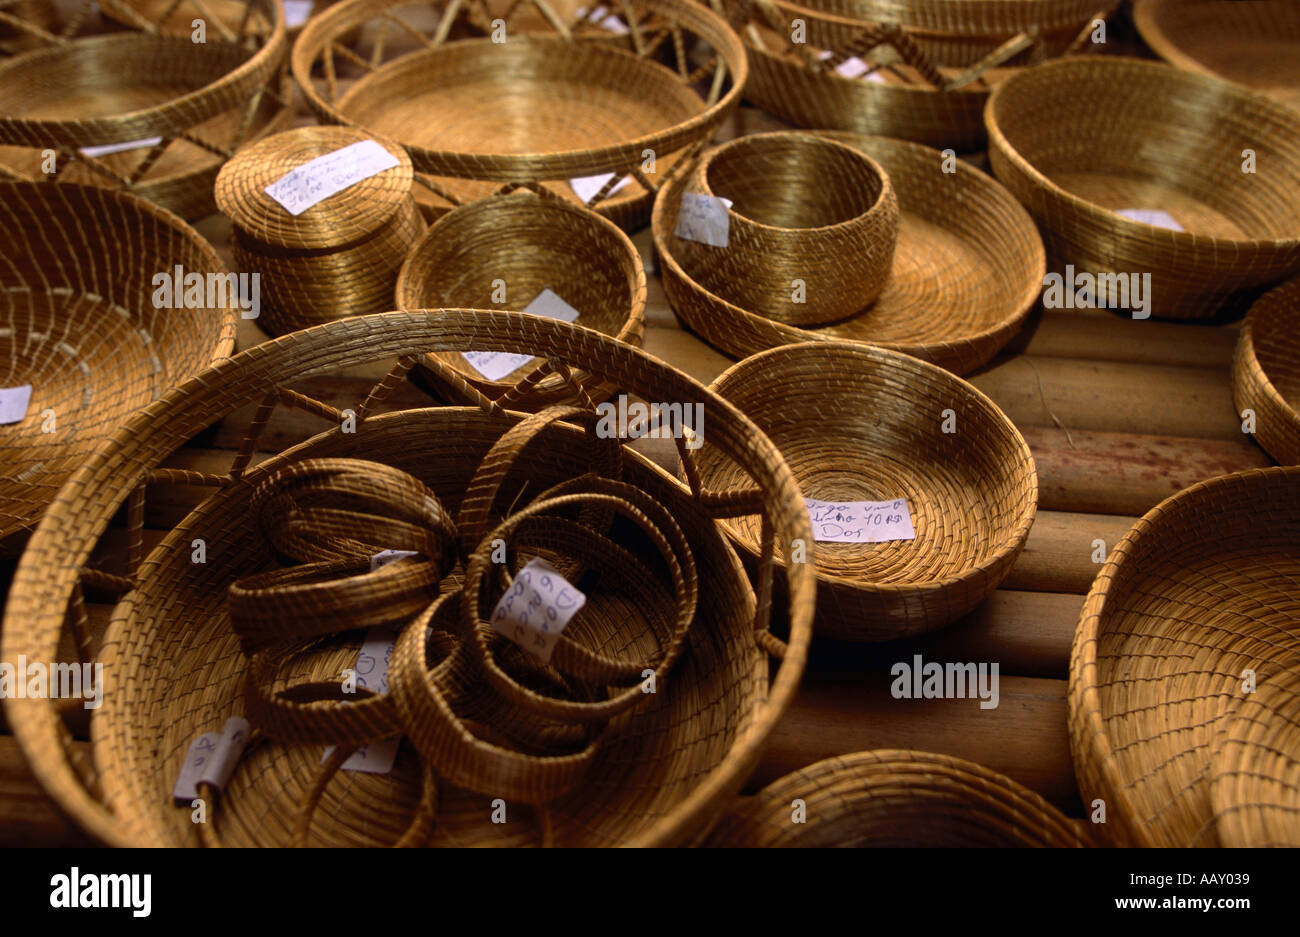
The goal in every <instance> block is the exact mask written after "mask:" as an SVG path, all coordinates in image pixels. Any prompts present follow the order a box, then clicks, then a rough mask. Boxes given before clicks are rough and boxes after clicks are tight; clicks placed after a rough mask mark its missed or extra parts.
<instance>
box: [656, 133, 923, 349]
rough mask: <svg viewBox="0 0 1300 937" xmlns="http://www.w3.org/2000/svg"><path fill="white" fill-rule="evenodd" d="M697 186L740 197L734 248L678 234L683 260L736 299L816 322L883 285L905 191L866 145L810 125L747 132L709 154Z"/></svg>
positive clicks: (733, 219)
mask: <svg viewBox="0 0 1300 937" xmlns="http://www.w3.org/2000/svg"><path fill="white" fill-rule="evenodd" d="M690 188H691V190H692V191H693V192H698V193H701V194H704V195H712V196H718V197H722V198H725V199H728V200H729V201H731V202H733V203H734V204H733V206H732V207H731V208H730V209H728V210H727V215H728V238H727V240H728V243H727V246H726V247H725V248H719V247H715V246H712V245H710V244H704V243H699V242H696V241H693V240H688V239H685V238H677V239H676V240H675V247H676V250H677V252H678V260H679V262H680V263H681V264H682V265H683V267H684V268H685V269H686V270H688V271H689V272H690V273H691V275H692V276H693V277H694V278H695V279H696V280H697V281H698V282H699V283H700V284H701V285H702V286H703V287H704V288H705V289H707V290H709V291H711V292H713V293H715V294H717V295H719V296H721V297H723V298H724V299H726V300H727V301H728V302H733V303H735V304H737V305H739V306H741V307H742V308H744V309H752V310H754V311H755V312H758V313H759V314H761V315H765V316H768V317H769V318H772V319H775V320H777V321H779V322H784V323H786V324H787V325H795V326H798V325H809V326H815V325H824V324H826V323H829V322H834V321H836V320H841V319H846V318H848V317H850V316H852V315H854V314H856V313H859V312H861V311H862V310H864V309H865V308H867V307H868V306H869V305H871V303H873V302H875V300H876V298H877V297H878V296H879V295H880V292H881V290H883V289H884V286H885V281H886V280H887V279H888V278H889V273H890V269H891V267H892V264H893V259H894V244H895V241H896V240H897V237H898V198H897V197H896V196H895V195H894V189H893V186H892V185H891V184H890V181H889V176H888V175H886V174H885V171H884V170H883V169H881V168H880V166H879V165H878V164H877V163H876V162H875V161H874V160H872V159H871V157H869V156H867V155H866V154H865V153H863V152H862V151H861V150H858V149H855V148H853V147H851V146H847V145H845V144H843V143H837V142H835V141H834V140H828V139H825V138H823V137H817V136H814V135H812V134H803V133H764V134H755V135H752V136H746V137H741V138H740V139H737V140H733V141H731V142H730V143H725V144H723V145H722V146H720V147H717V148H716V149H713V150H710V151H709V152H708V153H706V154H705V155H704V156H703V157H702V158H701V160H700V161H699V164H698V165H697V166H696V168H695V170H694V172H693V173H692V175H691V182H690ZM796 283H802V284H803V286H802V287H801V288H800V293H799V300H798V301H797V302H796V301H795V300H794V297H795V293H794V290H793V287H794V286H795V285H796Z"/></svg>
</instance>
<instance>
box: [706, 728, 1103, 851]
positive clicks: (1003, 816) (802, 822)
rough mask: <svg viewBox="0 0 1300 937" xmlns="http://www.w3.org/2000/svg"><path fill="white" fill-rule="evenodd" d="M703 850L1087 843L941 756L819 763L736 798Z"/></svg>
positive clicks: (1018, 795) (978, 769) (1004, 788)
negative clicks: (709, 848)
mask: <svg viewBox="0 0 1300 937" xmlns="http://www.w3.org/2000/svg"><path fill="white" fill-rule="evenodd" d="M797 812H799V816H800V819H799V820H798V821H797V822H796V820H795V817H796V813H797ZM706 845H708V846H724V847H727V846H729V847H745V848H755V847H785V848H791V847H797V848H825V847H858V848H871V847H875V848H882V847H883V848H897V847H915V846H922V847H948V848H953V847H973V848H980V847H983V848H989V847H1040V848H1049V847H1080V846H1089V845H1091V843H1089V841H1088V840H1087V838H1086V837H1085V836H1084V835H1083V834H1082V833H1081V831H1080V824H1078V823H1076V822H1074V821H1072V820H1070V819H1069V818H1067V817H1066V816H1065V815H1064V814H1062V813H1061V812H1060V811H1059V810H1057V809H1056V808H1055V807H1053V806H1052V805H1051V804H1049V803H1048V802H1047V801H1045V800H1043V798H1042V797H1040V796H1038V795H1037V794H1035V793H1034V792H1033V791H1031V790H1028V789H1027V788H1025V787H1022V786H1021V785H1019V784H1017V783H1016V782H1015V781H1013V780H1011V779H1010V778H1008V777H1005V776H1003V775H1001V774H998V773H997V772H995V771H990V770H989V769H988V768H985V767H982V766H981V765H977V764H974V763H973V762H969V761H965V760H963V759H961V758H952V757H949V756H947V755H934V754H930V753H929V752H918V751H896V750H889V749H882V750H880V751H871V752H858V753H856V754H853V755H844V756H842V757H839V758H828V759H826V760H825V761H819V762H817V763H816V764H813V765H809V766H808V767H807V768H804V769H802V770H800V771H796V772H794V773H793V774H788V775H786V776H785V777H783V778H781V779H779V780H777V781H773V782H772V783H771V784H769V785H768V786H767V787H765V788H763V789H762V790H761V791H759V792H758V793H757V794H755V795H754V796H752V797H741V798H737V800H736V802H735V804H734V805H733V806H732V808H731V810H730V811H729V812H728V813H727V815H726V816H724V817H723V818H722V819H721V820H720V821H719V822H718V825H717V827H716V828H715V829H714V831H713V833H712V834H711V835H710V837H709V840H708V842H707V844H706Z"/></svg>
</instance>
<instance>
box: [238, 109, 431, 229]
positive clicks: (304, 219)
mask: <svg viewBox="0 0 1300 937" xmlns="http://www.w3.org/2000/svg"><path fill="white" fill-rule="evenodd" d="M366 140H374V141H375V142H376V143H378V144H379V145H380V146H382V147H383V148H384V149H386V150H387V151H388V152H389V153H391V154H392V155H393V156H394V157H395V158H396V159H397V161H398V165H396V166H394V167H393V168H391V169H385V170H383V171H381V172H378V173H376V174H375V175H373V176H370V177H368V178H365V179H362V180H360V181H358V182H356V183H354V184H352V185H350V186H348V187H347V188H346V189H344V190H343V191H341V192H337V193H335V194H334V195H331V196H329V197H328V198H325V199H323V200H322V201H320V202H318V203H317V204H315V205H313V206H312V207H311V208H308V209H307V210H306V211H304V212H303V213H302V214H300V215H296V216H295V215H292V214H290V213H289V212H288V210H286V209H285V207H284V206H283V205H281V204H280V203H279V202H277V201H276V200H275V199H274V198H272V197H271V196H270V195H269V194H267V192H266V188H267V186H269V185H271V184H272V183H275V182H278V181H279V180H280V179H281V178H283V177H284V176H285V175H286V174H288V173H289V172H291V171H293V170H294V169H297V168H298V167H299V166H302V165H303V164H304V163H308V162H310V161H311V160H313V159H316V158H317V157H320V156H327V155H329V154H330V153H333V152H335V151H337V150H341V149H343V148H344V147H345V146H351V145H352V144H354V143H361V142H363V141H366ZM411 180H412V170H411V160H410V158H409V157H407V155H406V151H405V150H403V149H402V148H401V147H400V146H399V145H398V144H396V143H393V142H391V141H388V140H382V139H377V138H376V137H374V136H373V135H372V134H368V133H365V132H364V131H361V130H356V129H353V128H350V127H298V128H295V129H293V130H286V131H285V132H284V133H277V134H276V135H275V136H272V137H267V138H266V139H265V140H260V141H258V142H257V143H254V144H253V145H252V146H249V147H245V148H244V149H242V150H240V151H239V152H238V153H237V154H235V156H234V158H233V159H231V160H230V162H228V163H226V165H225V166H224V167H223V168H222V170H221V174H220V175H219V176H217V187H216V199H217V208H219V209H220V210H221V212H222V213H223V214H225V215H227V216H229V217H230V219H231V221H233V222H234V223H235V226H236V227H238V228H239V229H240V230H241V231H242V232H243V233H244V234H246V235H248V236H250V237H253V238H256V239H257V240H259V241H262V242H264V243H266V244H270V245H274V246H277V247H287V248H298V249H307V250H310V249H314V248H325V247H339V246H342V245H345V244H350V243H352V242H353V241H356V240H357V239H359V238H363V237H365V236H367V235H369V234H372V233H374V232H375V231H376V230H378V229H379V228H380V227H382V226H383V225H384V224H386V223H387V222H388V221H389V219H391V218H392V217H393V215H394V213H395V212H396V211H397V210H398V209H399V208H400V207H401V206H402V204H403V203H404V201H405V200H406V199H407V198H409V197H410V195H411Z"/></svg>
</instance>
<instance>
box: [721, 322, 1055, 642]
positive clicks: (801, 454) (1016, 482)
mask: <svg viewBox="0 0 1300 937" xmlns="http://www.w3.org/2000/svg"><path fill="white" fill-rule="evenodd" d="M712 388H713V390H714V391H716V392H717V393H718V394H719V395H720V396H722V397H724V398H726V399H727V400H729V401H731V402H732V403H734V404H735V405H736V406H737V407H739V408H740V409H741V410H742V411H743V412H744V413H745V414H746V415H747V416H748V417H749V418H750V419H752V420H753V421H754V422H755V423H756V424H757V425H758V426H759V427H760V428H761V429H762V430H763V431H764V432H765V433H767V434H768V436H770V437H771V439H772V441H773V442H774V443H775V444H776V446H777V448H779V449H780V450H781V452H782V454H783V455H784V456H785V458H786V461H787V462H789V463H790V468H791V470H792V471H793V472H794V474H795V478H796V479H798V481H799V489H800V491H801V492H802V493H803V494H804V496H805V497H809V498H815V499H817V500H820V501H891V500H893V499H895V498H906V499H907V503H908V508H909V510H910V513H911V517H912V524H913V527H914V528H915V532H916V539H914V540H910V541H902V540H900V541H892V542H887V543H817V544H816V545H815V547H814V545H813V544H812V543H809V544H807V547H808V550H807V552H808V554H809V555H812V554H814V553H815V555H816V567H817V583H818V590H817V600H818V607H817V612H818V614H817V625H816V629H817V635H818V636H821V637H832V638H843V639H849V640H865V641H883V640H889V639H891V638H896V637H901V636H903V635H908V634H916V633H920V632H924V631H930V630H932V629H935V628H940V627H943V626H944V625H947V624H949V623H951V622H953V621H955V620H957V619H958V618H960V617H961V616H962V615H964V614H966V613H967V612H968V611H970V610H971V609H972V608H974V607H975V606H976V605H978V604H979V603H980V602H982V601H983V600H984V599H985V598H987V597H988V595H989V594H990V593H991V592H992V591H993V590H994V589H996V588H997V585H998V583H999V582H1000V581H1001V580H1002V579H1003V578H1004V577H1005V576H1006V574H1007V573H1008V572H1009V571H1010V569H1011V565H1012V563H1014V562H1015V559H1016V557H1017V556H1018V555H1019V553H1020V550H1021V548H1022V547H1023V546H1024V543H1025V538H1026V537H1027V536H1028V535H1029V528H1030V525H1031V524H1033V521H1034V512H1035V510H1036V509H1037V504H1038V476H1037V474H1036V472H1035V469H1034V461H1033V458H1032V456H1031V455H1030V453H1029V446H1028V444H1027V443H1026V442H1025V440H1024V438H1023V437H1022V436H1021V435H1020V433H1019V431H1017V430H1016V428H1015V426H1014V425H1012V423H1011V421H1010V420H1009V419H1008V418H1007V417H1006V415H1005V414H1003V413H1002V411H1001V410H999V409H998V408H997V407H996V406H995V405H994V404H993V402H992V401H990V400H989V399H988V398H987V397H985V396H984V395H983V394H982V393H980V392H979V391H978V390H976V389H975V388H974V387H972V386H971V385H970V384H968V383H966V382H965V381H963V380H962V379H961V378H958V377H954V376H953V375H952V374H950V373H948V372H947V371H944V370H943V369H941V368H937V367H935V366H934V365H931V364H927V363H925V362H923V361H918V360H917V359H915V358H912V357H909V356H908V355H904V354H900V353H898V352H894V351H887V350H885V349H882V348H868V347H865V346H860V345H851V344H824V343H815V342H808V343H804V344H800V345H786V346H784V347H781V348H774V349H772V350H770V351H766V352H763V353H761V354H758V355H754V356H753V357H752V358H746V359H745V360H744V361H742V362H740V363H739V364H736V365H733V366H732V367H731V368H729V369H727V370H726V371H724V372H723V373H722V374H721V375H720V376H719V377H718V378H717V380H715V381H714V382H713V384H712ZM774 391H775V392H774ZM949 411H951V415H952V418H953V419H955V424H950V425H951V426H953V428H955V430H956V432H954V433H945V432H943V424H944V420H945V418H946V417H948V416H949ZM699 471H700V476H701V478H702V480H703V481H704V483H705V485H706V487H720V488H725V487H729V486H730V485H731V484H732V483H733V475H734V472H735V469H734V468H733V467H732V466H731V465H729V464H728V463H727V461H726V460H725V459H724V458H722V457H720V455H718V454H716V453H714V452H713V451H712V449H711V448H710V447H708V446H705V447H703V448H702V449H701V450H700V453H699ZM728 530H729V531H730V532H731V534H732V535H733V536H734V537H735V539H736V541H737V542H738V543H739V544H740V547H741V550H742V553H743V554H745V555H749V556H755V555H757V552H758V546H759V542H760V540H759V536H760V530H759V524H758V519H757V518H752V517H749V518H740V519H737V520H735V521H732V522H729V523H728ZM781 553H782V556H783V557H784V556H788V555H789V554H788V550H787V549H786V547H785V545H781ZM786 568H787V569H788V568H789V566H787V567H786Z"/></svg>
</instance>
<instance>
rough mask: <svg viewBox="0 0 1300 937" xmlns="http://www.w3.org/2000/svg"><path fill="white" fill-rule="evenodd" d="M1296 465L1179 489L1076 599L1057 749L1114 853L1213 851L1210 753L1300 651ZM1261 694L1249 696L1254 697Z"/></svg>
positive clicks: (1299, 527)
mask: <svg viewBox="0 0 1300 937" xmlns="http://www.w3.org/2000/svg"><path fill="white" fill-rule="evenodd" d="M1297 620H1300V469H1297V468H1285V469H1263V470H1255V471H1250V472H1242V473H1239V474H1236V475H1227V476H1224V477H1222V478H1215V479H1211V480H1209V481H1205V482H1201V483H1200V484H1197V485H1193V486H1192V487H1191V488H1188V489H1186V490H1184V491H1182V492H1180V493H1178V494H1176V495H1174V496H1173V497H1172V498H1170V499H1168V500H1166V501H1165V502H1163V503H1162V504H1160V505H1159V506H1158V507H1155V508H1153V509H1152V510H1151V511H1150V512H1148V513H1147V515H1146V516H1145V517H1143V518H1142V519H1141V520H1139V521H1138V522H1137V524H1136V525H1135V526H1134V527H1133V529H1132V530H1131V531H1129V533H1128V534H1127V535H1126V536H1125V537H1124V539H1123V540H1121V541H1120V543H1119V545H1118V546H1116V547H1115V549H1114V551H1113V552H1112V553H1111V556H1110V559H1109V560H1108V561H1107V563H1106V565H1105V566H1104V567H1102V570H1101V572H1100V574H1098V576H1097V579H1096V581H1095V582H1094V583H1093V587H1092V591H1091V592H1090V593H1089V595H1088V598H1087V601H1086V602H1085V603H1084V607H1083V616H1082V619H1081V620H1080V623H1079V628H1078V631H1077V632H1076V633H1075V638H1074V648H1073V651H1072V653H1071V657H1070V693H1069V703H1070V744H1071V747H1072V749H1073V752H1074V764H1075V772H1076V774H1077V775H1078V779H1079V789H1080V792H1081V793H1082V795H1083V800H1084V803H1085V805H1089V804H1092V803H1093V801H1094V799H1101V800H1103V801H1105V805H1106V822H1105V824H1101V825H1099V826H1098V830H1099V833H1100V835H1103V836H1105V837H1106V838H1107V839H1109V840H1111V841H1112V842H1115V843H1116V844H1120V845H1142V846H1193V845H1195V846H1214V845H1218V844H1219V843H1220V839H1219V837H1218V836H1217V835H1216V830H1215V821H1214V812H1213V807H1212V802H1211V790H1210V788H1211V784H1210V782H1211V778H1212V776H1213V773H1214V759H1213V757H1212V756H1213V753H1214V744H1215V741H1216V737H1217V736H1218V734H1219V733H1220V732H1221V731H1223V730H1224V729H1225V728H1226V727H1227V726H1228V725H1229V724H1230V721H1231V720H1232V718H1233V714H1234V712H1240V711H1241V710H1240V709H1239V707H1240V706H1244V705H1245V704H1244V703H1243V702H1242V700H1243V698H1245V697H1247V696H1248V694H1247V693H1245V692H1243V690H1244V689H1246V681H1247V678H1248V675H1247V674H1245V673H1243V671H1246V670H1250V671H1253V672H1254V674H1255V678H1256V680H1257V681H1258V684H1259V686H1260V687H1263V686H1264V685H1265V683H1266V682H1267V681H1270V680H1272V679H1273V678H1274V677H1275V676H1276V675H1277V674H1278V673H1279V672H1280V671H1281V670H1283V669H1285V668H1286V667H1287V666H1289V665H1290V663H1291V662H1292V661H1293V660H1294V659H1295V658H1296V655H1297V651H1300V629H1298V628H1297V627H1296V622H1297ZM1260 692H1262V690H1261V691H1260Z"/></svg>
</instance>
